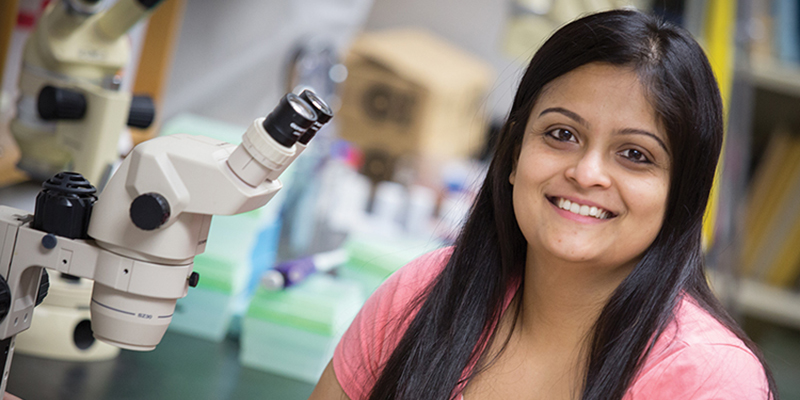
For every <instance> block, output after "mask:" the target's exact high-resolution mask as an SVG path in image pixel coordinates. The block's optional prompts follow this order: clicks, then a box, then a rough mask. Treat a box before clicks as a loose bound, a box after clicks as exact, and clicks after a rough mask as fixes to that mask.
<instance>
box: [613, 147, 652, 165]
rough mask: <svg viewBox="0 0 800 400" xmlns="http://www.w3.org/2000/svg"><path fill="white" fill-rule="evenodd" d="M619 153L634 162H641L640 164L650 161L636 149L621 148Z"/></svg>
mask: <svg viewBox="0 0 800 400" xmlns="http://www.w3.org/2000/svg"><path fill="white" fill-rule="evenodd" d="M620 155H622V156H623V157H625V158H627V159H629V160H631V161H633V162H636V163H641V164H649V163H650V160H649V159H648V158H647V156H645V155H644V153H642V152H641V151H639V150H636V149H627V150H623V151H621V152H620Z"/></svg>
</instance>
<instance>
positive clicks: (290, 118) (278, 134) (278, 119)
mask: <svg viewBox="0 0 800 400" xmlns="http://www.w3.org/2000/svg"><path fill="white" fill-rule="evenodd" d="M316 121H317V113H316V112H315V111H314V109H313V108H312V107H311V106H310V105H309V104H308V103H307V102H306V101H305V100H303V99H301V98H300V97H298V96H297V95H295V94H293V93H289V94H287V95H286V96H284V97H283V98H282V99H281V101H280V103H278V105H277V106H276V107H275V109H274V110H272V112H271V113H270V114H269V115H267V118H266V119H264V124H263V127H264V130H266V131H267V133H268V134H269V135H270V136H271V137H272V138H273V139H275V141H276V142H278V143H280V144H281V145H283V146H286V147H292V145H294V144H295V142H297V140H298V139H299V138H300V136H301V135H302V134H303V133H305V132H306V130H308V129H309V128H310V127H311V126H312V125H313V124H314V122H316Z"/></svg>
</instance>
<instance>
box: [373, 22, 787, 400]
mask: <svg viewBox="0 0 800 400" xmlns="http://www.w3.org/2000/svg"><path fill="white" fill-rule="evenodd" d="M593 62H602V63H610V64H613V65H618V66H625V67H630V68H633V69H634V70H635V71H636V72H637V74H638V76H639V78H640V81H641V82H642V84H643V85H644V87H645V90H646V93H647V95H648V96H647V97H648V99H649V100H650V102H651V104H652V106H653V107H654V109H655V110H656V113H657V115H658V117H659V118H660V121H661V122H662V123H663V126H664V127H665V130H666V132H667V135H668V137H669V142H670V143H669V144H670V146H669V147H670V148H671V149H672V162H671V166H672V167H671V168H672V170H671V173H670V177H671V178H670V186H669V195H668V200H667V209H666V214H665V217H664V221H663V225H662V227H661V230H660V232H659V233H658V235H657V237H656V239H655V241H654V242H653V243H652V244H651V245H650V246H649V248H648V249H647V251H646V252H645V254H644V256H643V258H642V260H641V261H640V262H639V263H638V264H637V265H636V267H635V268H634V269H633V271H632V272H631V273H630V275H629V276H628V277H627V278H626V279H625V280H624V281H623V282H622V283H621V284H620V285H619V287H618V288H617V289H616V290H615V292H614V293H613V294H612V296H611V298H610V299H609V300H608V302H607V304H606V305H605V307H604V308H603V310H602V312H601V314H600V317H599V319H598V320H597V322H596V323H595V325H594V330H593V333H592V341H591V347H590V349H589V353H588V357H589V359H588V368H587V372H586V375H585V377H584V382H583V389H582V390H583V394H582V396H581V398H582V399H584V400H589V399H592V400H600V399H602V400H615V399H621V398H622V397H623V395H624V394H625V392H626V391H627V389H628V387H629V386H630V384H631V383H632V382H633V379H634V378H635V376H636V374H637V372H638V370H639V368H640V367H641V365H642V362H643V360H644V358H645V357H643V355H646V354H647V353H648V351H649V349H650V347H651V346H652V340H651V338H653V337H654V335H657V334H660V333H661V332H662V331H663V330H664V329H665V327H666V326H667V324H668V323H669V322H670V321H671V320H672V318H673V309H674V307H675V306H676V304H677V303H678V301H679V300H680V298H681V296H682V295H684V294H688V295H690V296H692V297H693V298H694V299H696V301H697V302H698V303H699V305H700V306H701V307H703V308H704V309H706V310H707V311H708V312H709V313H710V314H711V315H713V316H714V317H715V318H716V319H718V320H719V321H720V322H721V323H723V324H724V325H725V326H727V327H728V329H730V330H731V331H732V332H733V333H735V334H736V335H737V336H739V337H740V338H741V339H742V340H743V341H744V343H746V344H747V345H748V346H749V347H750V349H751V350H753V352H754V353H755V354H756V355H758V356H759V357H761V355H760V352H759V351H758V349H757V348H756V347H755V345H754V344H753V343H752V342H751V341H750V340H749V339H748V338H747V337H746V335H745V334H744V332H743V331H742V330H741V328H739V327H738V326H737V324H736V323H735V321H734V320H733V319H732V318H731V317H730V316H729V315H728V314H727V313H726V312H725V310H724V309H723V307H722V305H721V304H720V303H719V301H718V300H717V299H716V298H715V297H714V295H713V294H712V292H711V290H710V289H709V287H708V284H707V282H706V277H705V274H704V272H703V254H702V250H701V244H700V243H701V242H700V239H701V228H702V225H703V214H704V211H705V208H706V203H707V201H708V197H709V192H710V190H711V186H712V183H713V179H714V172H715V168H716V165H717V159H718V158H719V154H720V150H721V147H722V137H723V116H722V101H721V99H720V95H719V89H718V87H717V84H716V81H715V79H714V75H713V73H712V71H711V67H710V65H709V63H708V60H707V59H706V57H705V54H704V53H703V50H702V49H701V48H700V46H699V45H698V44H697V42H695V40H694V39H693V38H692V37H691V36H690V35H689V34H688V33H687V32H685V31H684V30H682V29H680V28H677V27H675V26H672V25H670V24H667V23H665V22H662V21H660V20H659V19H657V18H655V17H652V16H648V15H645V14H642V13H640V12H636V11H631V10H615V11H609V12H603V13H598V14H593V15H589V16H586V17H584V18H581V19H579V20H576V21H574V22H571V23H569V24H568V25H565V26H564V27H562V28H561V29H559V30H558V31H557V32H556V33H555V34H553V36H552V37H551V38H550V39H548V40H547V41H546V42H545V43H544V45H542V47H541V48H540V49H539V51H538V52H537V53H536V55H535V56H534V57H533V59H532V60H531V62H530V65H529V66H528V68H527V71H526V72H525V75H524V76H523V78H522V80H521V82H520V85H519V89H518V91H517V94H516V97H515V98H514V103H513V105H512V108H511V111H510V112H509V116H508V119H507V121H506V123H505V125H504V127H503V129H502V131H501V133H500V137H499V139H498V143H497V146H496V149H495V154H494V157H493V159H492V162H491V165H490V167H489V172H488V175H487V177H486V180H485V181H484V183H483V186H482V187H481V190H480V192H479V194H478V196H477V199H476V202H475V204H474V205H473V208H472V212H471V214H470V216H469V218H468V220H467V222H466V224H465V226H464V229H463V231H462V233H461V235H460V236H459V238H458V240H457V242H456V245H455V249H454V251H453V254H452V256H451V258H450V260H449V261H448V263H447V265H446V266H445V269H444V271H443V272H442V274H441V275H440V276H439V277H438V278H437V279H436V280H435V282H434V283H433V284H432V286H431V287H430V288H429V289H428V290H427V291H426V292H425V296H424V297H421V298H420V299H419V301H420V302H421V306H420V308H419V311H418V312H417V313H416V315H415V316H414V317H413V319H412V321H411V323H410V326H409V328H408V330H407V331H406V332H405V334H404V335H403V337H402V339H401V340H400V343H399V344H398V346H397V348H396V349H395V350H394V352H393V353H392V355H391V356H390V358H389V360H388V361H387V363H386V365H385V366H384V367H383V370H382V372H381V375H380V376H379V377H378V380H377V382H376V384H375V386H374V387H373V388H372V391H371V395H370V399H373V400H387V399H408V400H410V399H413V400H417V399H442V400H444V399H448V398H450V396H451V393H452V392H453V390H454V389H455V388H456V387H457V386H458V385H459V384H460V383H462V382H461V379H462V373H463V371H464V370H465V368H466V367H467V366H468V365H471V364H470V363H475V362H477V360H478V359H479V358H480V357H481V354H480V353H481V350H479V349H483V348H484V345H485V344H486V343H488V342H489V340H491V332H490V330H491V329H490V328H491V327H492V326H493V323H494V322H495V321H497V320H498V319H499V317H500V314H501V312H502V306H503V301H504V299H505V296H506V293H507V290H508V288H509V285H511V284H513V282H520V281H522V278H523V275H524V271H525V258H526V249H527V244H526V241H525V238H524V237H523V235H522V232H521V231H520V229H519V226H518V225H517V222H516V219H515V217H514V211H513V205H512V200H511V192H512V186H511V184H510V183H509V181H508V177H509V175H510V173H511V171H512V168H513V165H514V163H515V161H516V160H515V159H516V157H517V149H518V148H519V146H520V144H521V143H522V137H523V133H524V130H525V126H526V125H527V122H528V117H529V115H530V112H531V110H532V109H533V105H534V102H535V101H536V100H537V97H538V96H539V94H540V92H541V91H542V88H543V87H544V86H545V85H546V84H547V83H548V82H551V81H552V80H554V79H556V78H558V77H559V76H562V75H564V74H565V73H567V72H569V71H572V70H574V69H575V68H577V67H580V66H582V65H585V64H588V63H593ZM520 290H522V289H520ZM516 312H517V313H519V312H520V311H519V308H518V309H517V310H516ZM501 339H502V338H501ZM762 364H763V365H764V369H765V371H767V379H768V381H769V386H770V390H771V391H772V394H773V396H774V398H777V392H776V390H775V384H774V381H773V379H772V377H771V375H770V373H769V369H768V368H767V366H766V364H765V363H764V361H763V358H762Z"/></svg>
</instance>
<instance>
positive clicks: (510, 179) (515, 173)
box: [508, 163, 517, 186]
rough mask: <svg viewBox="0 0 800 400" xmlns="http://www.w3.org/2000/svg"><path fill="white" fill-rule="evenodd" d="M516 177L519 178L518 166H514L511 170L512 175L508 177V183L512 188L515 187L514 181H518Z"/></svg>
mask: <svg viewBox="0 0 800 400" xmlns="http://www.w3.org/2000/svg"><path fill="white" fill-rule="evenodd" d="M514 164H516V163H514ZM516 177H517V166H516V165H514V168H513V169H512V170H511V174H510V175H509V176H508V182H509V183H510V184H511V186H514V179H516Z"/></svg>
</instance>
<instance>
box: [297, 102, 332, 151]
mask: <svg viewBox="0 0 800 400" xmlns="http://www.w3.org/2000/svg"><path fill="white" fill-rule="evenodd" d="M300 98H301V99H303V100H305V101H306V102H308V104H309V105H311V108H313V109H314V111H315V112H316V113H317V122H315V123H314V125H312V126H311V127H310V128H308V130H307V131H306V132H305V133H303V135H302V136H300V139H298V141H299V142H300V143H302V144H308V142H309V141H311V139H313V138H314V135H316V134H317V131H319V130H320V129H321V128H322V126H323V125H325V124H327V123H328V121H330V120H331V118H333V110H331V108H330V106H328V104H327V103H325V100H322V98H320V97H319V96H317V94H316V93H314V92H313V91H311V90H308V89H306V90H303V92H302V93H300Z"/></svg>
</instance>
